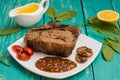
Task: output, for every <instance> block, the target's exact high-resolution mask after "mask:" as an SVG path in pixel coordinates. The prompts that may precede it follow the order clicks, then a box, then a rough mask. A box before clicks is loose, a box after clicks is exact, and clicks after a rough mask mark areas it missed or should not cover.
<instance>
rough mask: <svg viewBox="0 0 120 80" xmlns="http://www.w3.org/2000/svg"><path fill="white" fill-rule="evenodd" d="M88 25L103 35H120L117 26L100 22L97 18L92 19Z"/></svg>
mask: <svg viewBox="0 0 120 80" xmlns="http://www.w3.org/2000/svg"><path fill="white" fill-rule="evenodd" d="M86 24H87V25H89V26H92V27H93V28H94V29H95V30H97V31H98V32H101V33H103V34H114V35H116V34H120V30H119V29H118V27H117V26H116V25H115V24H112V23H108V22H104V21H100V20H98V18H97V17H96V16H92V17H90V18H89V20H88V22H87V23H86Z"/></svg>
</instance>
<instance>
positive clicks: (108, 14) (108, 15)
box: [97, 10, 119, 24]
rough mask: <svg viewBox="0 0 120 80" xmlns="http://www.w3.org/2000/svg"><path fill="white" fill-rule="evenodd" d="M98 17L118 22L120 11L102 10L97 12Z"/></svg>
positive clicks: (114, 22)
mask: <svg viewBox="0 0 120 80" xmlns="http://www.w3.org/2000/svg"><path fill="white" fill-rule="evenodd" d="M97 18H98V19H99V20H101V21H105V22H110V23H112V24H116V23H117V21H118V19H119V13H117V12H115V11H113V10H102V11H100V12H98V13H97Z"/></svg>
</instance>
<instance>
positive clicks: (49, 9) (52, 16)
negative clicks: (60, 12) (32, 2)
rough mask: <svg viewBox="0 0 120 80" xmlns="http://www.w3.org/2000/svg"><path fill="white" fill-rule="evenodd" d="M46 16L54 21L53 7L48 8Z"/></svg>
mask: <svg viewBox="0 0 120 80" xmlns="http://www.w3.org/2000/svg"><path fill="white" fill-rule="evenodd" d="M46 14H47V15H48V16H49V17H50V18H51V19H52V20H53V21H54V19H55V17H56V16H57V9H56V8H55V7H50V8H48V10H47V12H46Z"/></svg>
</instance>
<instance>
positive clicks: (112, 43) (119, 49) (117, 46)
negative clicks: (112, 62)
mask: <svg viewBox="0 0 120 80" xmlns="http://www.w3.org/2000/svg"><path fill="white" fill-rule="evenodd" d="M106 43H107V44H108V45H109V46H110V47H111V48H112V49H114V50H115V51H116V52H118V53H119V54H120V42H119V43H118V42H115V41H112V40H110V39H106Z"/></svg>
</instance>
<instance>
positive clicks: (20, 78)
mask: <svg viewBox="0 0 120 80" xmlns="http://www.w3.org/2000/svg"><path fill="white" fill-rule="evenodd" d="M40 1H41V0H1V2H0V6H1V7H0V29H4V28H8V27H13V26H16V23H15V22H14V20H13V19H11V18H9V16H8V13H9V11H10V10H11V9H13V8H15V7H18V6H22V5H25V4H27V3H31V2H37V3H40ZM119 3H120V0H50V6H54V7H56V8H57V9H58V11H59V12H61V11H66V10H70V9H73V10H76V11H77V12H78V16H77V17H76V18H74V19H72V20H69V21H66V22H61V23H62V24H71V25H75V26H78V27H79V28H80V29H81V30H82V33H83V34H86V35H88V36H89V37H92V38H94V39H96V40H98V41H101V42H102V40H101V39H100V38H103V36H104V35H103V34H99V35H98V34H96V33H94V32H93V31H92V30H93V29H92V28H91V27H89V26H85V25H78V23H79V22H83V23H84V22H86V21H87V20H88V18H89V17H90V16H93V15H96V14H97V12H99V11H100V10H104V9H111V10H116V11H117V12H119V13H120V7H119ZM49 21H50V18H48V16H47V15H46V14H44V16H43V17H42V20H40V21H39V23H38V24H36V25H35V26H40V25H43V24H45V23H47V22H49ZM119 22H120V21H119ZM118 25H119V23H118ZM28 29H30V28H24V29H22V30H21V31H18V32H17V33H15V34H12V35H9V36H0V51H1V52H3V59H4V60H5V61H6V62H8V63H9V64H10V65H11V66H10V67H6V66H4V65H2V64H0V80H16V79H17V80H53V79H49V78H45V77H41V76H39V75H36V74H34V73H32V72H30V71H28V70H26V69H25V68H23V67H22V66H21V65H19V64H18V63H17V62H16V61H15V60H14V59H13V58H12V57H11V56H10V55H9V53H8V51H7V49H6V48H7V47H8V46H9V45H10V44H11V43H13V42H15V41H16V40H17V39H19V38H21V37H22V36H24V35H25V33H26V31H27V30H28ZM100 35H101V36H100ZM119 61H120V54H117V53H115V57H114V60H113V61H111V62H105V61H104V60H103V58H102V55H101V52H100V54H99V55H98V57H97V58H96V59H95V61H94V62H93V63H92V64H91V65H90V66H89V67H88V68H86V69H85V70H83V71H82V72H80V73H78V74H76V75H73V76H71V77H69V78H66V79H63V80H120V76H119V75H120V68H119V66H120V64H119V63H120V62H119Z"/></svg>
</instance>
